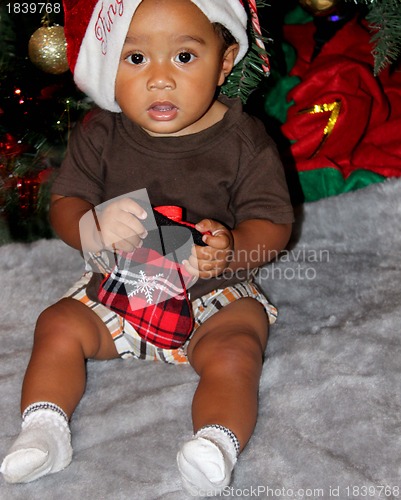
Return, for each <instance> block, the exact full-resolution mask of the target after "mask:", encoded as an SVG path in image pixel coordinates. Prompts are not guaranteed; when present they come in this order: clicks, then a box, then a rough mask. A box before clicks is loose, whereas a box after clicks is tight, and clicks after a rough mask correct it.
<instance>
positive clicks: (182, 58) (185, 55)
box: [175, 51, 196, 64]
mask: <svg viewBox="0 0 401 500" xmlns="http://www.w3.org/2000/svg"><path fill="white" fill-rule="evenodd" d="M195 58H196V56H194V55H193V54H191V53H190V52H186V51H183V52H180V53H179V54H178V55H177V56H176V57H175V61H176V62H179V63H181V64H187V63H189V62H192V61H193V60H194V59H195Z"/></svg>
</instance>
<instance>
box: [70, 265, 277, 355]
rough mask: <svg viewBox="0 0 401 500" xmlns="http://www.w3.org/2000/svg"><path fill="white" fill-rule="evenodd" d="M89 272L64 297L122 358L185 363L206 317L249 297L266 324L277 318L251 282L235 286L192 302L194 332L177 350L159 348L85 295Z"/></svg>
mask: <svg viewBox="0 0 401 500" xmlns="http://www.w3.org/2000/svg"><path fill="white" fill-rule="evenodd" d="M91 276H92V273H90V272H88V273H85V274H84V275H83V276H82V278H81V279H80V280H79V281H77V283H75V285H74V286H73V287H72V288H70V289H69V290H68V292H67V293H66V294H65V295H64V297H65V298H66V297H70V298H72V299H76V300H79V301H80V302H82V303H83V304H85V305H86V306H88V307H90V308H91V309H92V311H94V312H95V313H96V314H97V315H98V316H99V317H100V319H101V320H102V321H103V323H104V324H105V325H106V327H107V328H108V330H109V331H110V334H111V336H112V338H113V340H114V343H115V346H116V349H117V352H118V353H119V355H120V357H121V358H124V359H128V358H135V359H143V360H151V361H163V362H165V363H171V364H180V363H186V364H188V358H187V355H186V350H187V347H188V343H189V341H190V340H191V337H192V336H193V334H194V333H195V331H196V329H197V328H199V326H200V325H202V324H203V323H204V322H205V321H206V320H207V319H208V318H210V317H211V316H213V314H215V313H216V312H218V311H219V310H220V309H221V308H222V307H224V306H226V305H228V304H230V303H231V302H234V301H236V300H238V299H241V298H244V297H251V298H254V299H256V300H257V301H259V302H260V303H261V304H262V305H263V307H264V309H265V311H266V313H267V316H268V319H269V323H270V324H273V323H274V322H275V321H276V318H277V309H276V308H275V307H274V306H273V305H272V304H270V302H269V301H268V300H267V298H266V297H265V296H264V295H263V294H262V293H261V292H260V291H259V290H258V288H257V287H256V286H255V284H254V283H251V282H242V283H236V284H235V285H233V286H229V287H227V288H223V289H218V290H214V291H212V292H210V293H208V294H206V295H204V296H203V297H200V298H199V299H195V300H194V301H192V308H193V312H194V318H195V326H194V329H193V331H192V333H191V335H190V336H189V338H188V340H187V341H186V342H185V344H184V345H183V346H182V347H180V348H178V349H162V348H160V347H157V346H155V345H153V344H151V343H149V342H146V341H145V340H143V339H142V338H141V337H140V336H139V335H138V333H137V332H136V331H135V329H134V328H133V326H131V324H130V323H129V322H128V321H126V320H125V319H124V318H123V317H121V316H120V315H118V314H117V313H115V312H113V311H111V310H110V309H108V308H107V307H106V306H104V305H103V304H100V303H99V302H94V301H93V300H91V299H90V298H89V297H88V296H87V294H86V287H87V285H88V283H89V280H90V278H91Z"/></svg>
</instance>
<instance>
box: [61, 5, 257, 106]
mask: <svg viewBox="0 0 401 500" xmlns="http://www.w3.org/2000/svg"><path fill="white" fill-rule="evenodd" d="M141 1H142V0H64V25H65V27H64V29H65V36H66V39H67V56H68V62H69V65H70V68H71V71H72V72H73V74H74V80H75V83H76V84H77V86H78V87H79V88H80V89H81V90H82V91H83V92H85V93H86V94H87V95H88V96H89V97H91V98H92V99H93V100H94V101H95V103H96V104H98V105H99V106H100V107H101V108H103V109H107V110H109V111H115V112H119V111H121V110H120V107H119V106H118V104H117V102H116V100H115V94H114V87H115V79H116V74H117V69H118V64H119V59H120V55H121V50H122V47H123V44H124V40H125V37H126V35H127V32H128V28H129V25H130V23H131V19H132V16H133V15H134V13H135V11H136V9H137V7H138V6H139V4H140V3H141ZM191 1H192V3H194V4H195V5H196V6H197V7H198V8H199V9H200V10H201V11H202V12H203V13H204V14H205V15H206V17H207V18H208V19H209V20H210V22H212V23H220V24H222V25H223V26H225V27H226V28H227V29H228V30H229V31H230V33H231V34H232V35H233V37H234V38H235V39H236V40H237V42H238V44H239V52H238V55H237V57H236V60H235V63H238V62H239V61H240V60H241V59H242V58H243V57H244V56H245V54H246V53H247V51H248V33H247V13H246V11H245V9H244V7H243V5H242V0H191ZM251 3H255V2H251ZM255 4H256V3H255Z"/></svg>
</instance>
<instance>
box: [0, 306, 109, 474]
mask: <svg viewBox="0 0 401 500" xmlns="http://www.w3.org/2000/svg"><path fill="white" fill-rule="evenodd" d="M115 357H118V354H117V352H116V349H115V346H114V342H113V340H112V338H111V335H110V333H109V331H108V330H107V328H106V326H105V325H104V324H103V323H102V321H101V320H100V319H99V317H98V316H97V315H96V314H95V313H94V312H93V311H91V310H90V309H89V308H88V307H86V306H85V305H83V304H82V303H80V302H78V301H77V300H74V299H63V300H61V301H60V302H58V303H57V304H55V305H53V306H51V307H49V308H48V309H46V310H45V311H44V312H43V313H42V314H41V315H40V316H39V319H38V321H37V324H36V330H35V336H34V345H33V350H32V355H31V359H30V362H29V365H28V368H27V371H26V374H25V378H24V383H23V388H22V398H21V411H22V413H23V423H22V431H21V433H20V435H19V436H18V438H17V440H16V441H15V442H14V444H13V446H12V447H11V449H10V450H9V453H8V455H7V456H6V458H5V459H4V461H3V463H2V465H1V472H2V473H3V475H4V477H5V479H6V481H8V482H11V483H16V482H28V481H33V480H34V479H37V478H39V477H41V476H43V475H45V474H48V473H52V472H57V471H58V470H61V469H63V468H64V467H66V466H67V465H68V464H69V463H70V461H71V456H72V448H71V444H70V430H69V426H68V420H69V418H70V417H71V415H72V413H73V411H74V409H75V407H76V406H77V404H78V402H79V400H80V399H81V397H82V395H83V392H84V389H85V382H86V371H85V360H86V359H88V358H93V359H111V358H115Z"/></svg>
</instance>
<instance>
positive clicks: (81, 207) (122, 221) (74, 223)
mask: <svg viewBox="0 0 401 500" xmlns="http://www.w3.org/2000/svg"><path fill="white" fill-rule="evenodd" d="M93 209H94V207H93V205H92V204H91V203H89V202H87V201H85V200H83V199H81V198H76V197H72V196H60V195H56V194H55V195H52V199H51V205H50V221H51V224H52V226H53V228H54V230H55V231H56V233H57V234H58V235H59V236H60V238H61V239H62V240H63V241H65V242H66V243H67V244H68V245H70V246H71V247H73V248H77V249H78V250H82V249H83V247H84V248H85V250H91V251H94V252H95V251H98V250H102V249H103V248H106V249H108V250H112V249H114V250H124V251H127V252H129V251H132V250H133V249H134V248H136V247H138V246H141V241H142V238H144V237H145V236H146V234H147V233H146V230H145V228H144V227H143V225H142V224H141V222H140V220H139V219H142V220H143V219H145V218H146V212H145V211H144V210H143V208H142V207H140V206H139V205H138V204H137V203H136V202H135V201H133V200H131V199H129V198H122V199H119V200H117V201H115V202H112V203H110V204H108V205H107V207H106V208H104V209H103V210H102V211H101V212H98V211H96V213H95V210H93ZM84 216H85V218H84V219H82V217H84ZM81 219H82V220H84V221H85V224H82V223H81V226H80V220H81ZM99 230H100V231H99Z"/></svg>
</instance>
